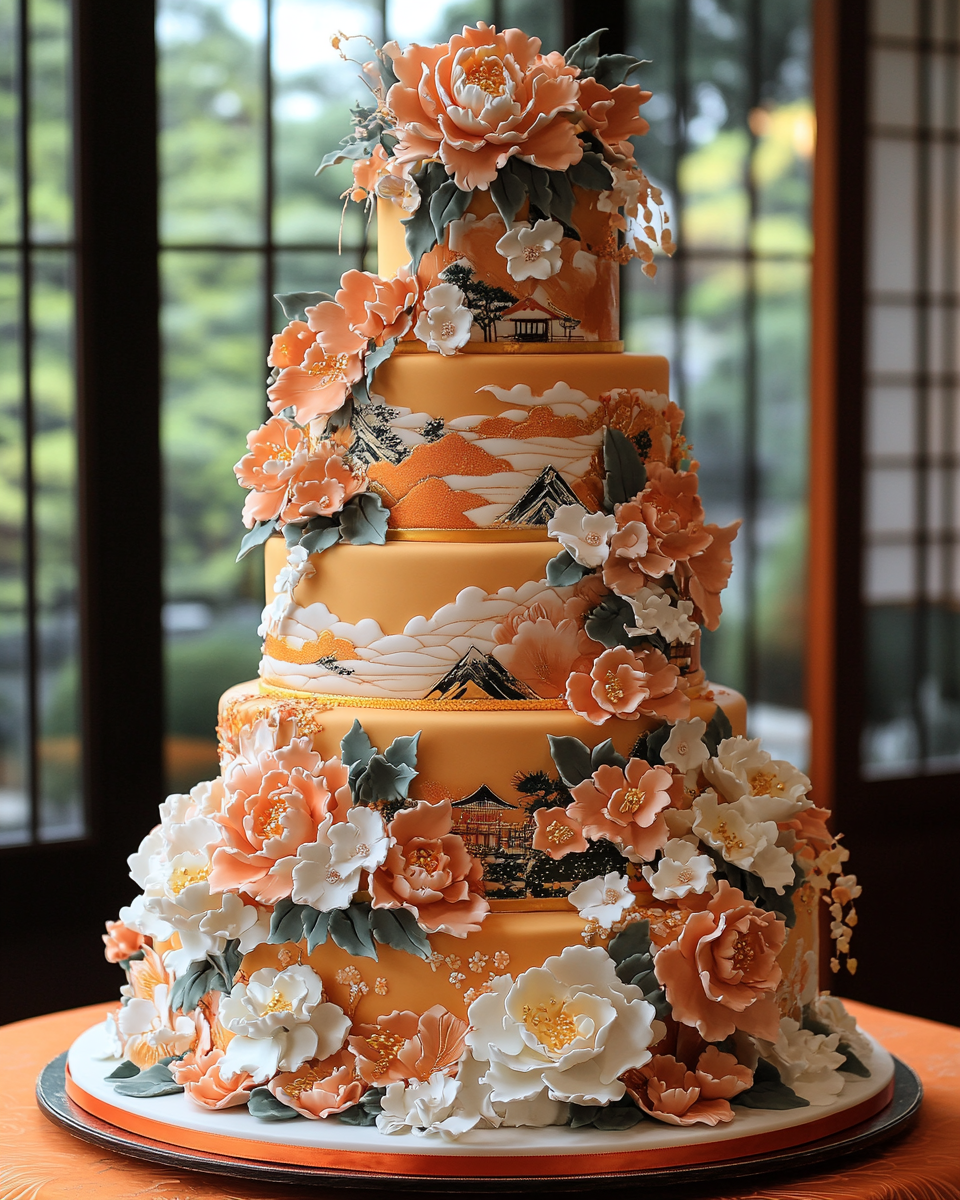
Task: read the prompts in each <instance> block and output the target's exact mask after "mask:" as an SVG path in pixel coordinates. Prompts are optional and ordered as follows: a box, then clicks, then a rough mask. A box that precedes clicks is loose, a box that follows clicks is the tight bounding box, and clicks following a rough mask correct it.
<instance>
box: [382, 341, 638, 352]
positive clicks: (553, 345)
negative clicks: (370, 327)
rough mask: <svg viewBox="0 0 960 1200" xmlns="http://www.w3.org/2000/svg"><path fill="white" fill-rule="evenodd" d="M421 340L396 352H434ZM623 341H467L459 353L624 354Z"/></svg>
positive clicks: (401, 343)
mask: <svg viewBox="0 0 960 1200" xmlns="http://www.w3.org/2000/svg"><path fill="white" fill-rule="evenodd" d="M432 353H433V351H431V350H428V349H427V347H426V346H425V345H424V344H423V343H422V342H419V341H409V342H398V343H397V346H396V349H395V350H394V354H432ZM622 353H623V342H467V344H466V345H465V346H461V347H460V349H459V350H458V351H457V354H507V355H509V354H622Z"/></svg>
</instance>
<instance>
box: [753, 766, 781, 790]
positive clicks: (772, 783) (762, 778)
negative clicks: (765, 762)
mask: <svg viewBox="0 0 960 1200" xmlns="http://www.w3.org/2000/svg"><path fill="white" fill-rule="evenodd" d="M783 790H784V788H783V782H782V780H780V779H779V778H778V777H777V776H776V775H774V774H773V772H772V771H757V773H756V774H755V775H752V776H751V777H750V792H751V794H752V795H754V796H769V795H771V794H772V793H773V792H782V791H783Z"/></svg>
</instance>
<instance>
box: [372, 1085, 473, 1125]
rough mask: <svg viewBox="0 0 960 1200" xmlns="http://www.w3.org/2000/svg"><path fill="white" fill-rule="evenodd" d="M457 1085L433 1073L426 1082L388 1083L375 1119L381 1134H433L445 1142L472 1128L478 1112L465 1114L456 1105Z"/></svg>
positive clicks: (458, 1094) (461, 1107) (465, 1112)
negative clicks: (445, 1139) (442, 1138)
mask: <svg viewBox="0 0 960 1200" xmlns="http://www.w3.org/2000/svg"><path fill="white" fill-rule="evenodd" d="M460 1090H461V1088H460V1084H459V1083H458V1082H457V1081H456V1080H455V1079H452V1078H451V1077H450V1076H449V1075H445V1074H444V1073H443V1072H442V1071H436V1072H435V1073H434V1074H433V1075H431V1076H430V1078H429V1079H426V1080H417V1081H416V1082H414V1083H402V1082H400V1083H391V1084H389V1085H388V1086H387V1090H386V1092H385V1093H384V1095H383V1099H382V1101H381V1110H380V1113H379V1115H378V1116H377V1129H378V1130H379V1132H380V1133H385V1134H390V1133H417V1134H421V1135H422V1134H428V1133H436V1134H440V1135H441V1137H444V1138H447V1139H448V1140H450V1139H454V1138H457V1137H459V1136H460V1135H461V1134H462V1133H466V1132H467V1131H468V1130H470V1129H473V1128H475V1127H476V1126H477V1125H478V1124H479V1123H480V1121H481V1114H480V1113H479V1112H478V1111H474V1112H467V1111H465V1110H464V1109H463V1106H462V1105H461V1104H459V1103H458V1101H459V1100H460Z"/></svg>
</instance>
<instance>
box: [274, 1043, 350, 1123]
mask: <svg viewBox="0 0 960 1200" xmlns="http://www.w3.org/2000/svg"><path fill="white" fill-rule="evenodd" d="M267 1087H268V1088H269V1090H270V1094H271V1095H272V1096H274V1097H275V1098H276V1099H277V1100H279V1101H280V1103H281V1104H286V1105H287V1107H288V1108H292V1109H293V1110H294V1112H296V1113H299V1115H300V1116H301V1117H306V1118H307V1119H308V1120H310V1121H317V1120H320V1119H321V1118H322V1117H332V1116H333V1115H334V1114H335V1113H339V1112H343V1111H344V1109H346V1108H352V1107H353V1106H354V1105H355V1104H357V1103H359V1101H360V1100H361V1099H362V1098H363V1094H364V1092H365V1091H366V1090H367V1085H366V1084H365V1083H364V1082H363V1081H362V1080H360V1079H358V1078H357V1075H356V1072H355V1071H354V1069H353V1056H352V1055H351V1054H350V1053H349V1052H348V1051H344V1050H339V1051H338V1052H337V1053H336V1054H333V1055H331V1056H330V1057H329V1058H325V1059H324V1060H323V1062H321V1061H320V1060H319V1059H316V1058H311V1059H308V1060H307V1061H306V1062H305V1063H303V1064H301V1066H300V1067H299V1068H298V1069H297V1070H296V1071H284V1072H283V1073H282V1074H280V1075H275V1076H274V1077H273V1079H271V1080H270V1082H269V1083H268V1084H267Z"/></svg>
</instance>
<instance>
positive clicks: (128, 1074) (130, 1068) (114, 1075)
mask: <svg viewBox="0 0 960 1200" xmlns="http://www.w3.org/2000/svg"><path fill="white" fill-rule="evenodd" d="M139 1074H140V1068H139V1067H135V1066H134V1065H133V1063H132V1062H130V1061H129V1060H128V1059H124V1060H123V1062H122V1063H121V1064H120V1066H119V1067H117V1068H116V1070H114V1071H111V1072H110V1074H109V1075H105V1076H104V1078H105V1079H109V1080H110V1081H111V1082H112V1081H113V1080H115V1079H132V1078H133V1077H134V1075H139Z"/></svg>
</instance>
